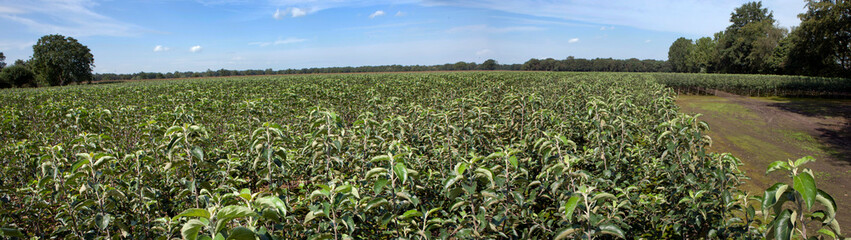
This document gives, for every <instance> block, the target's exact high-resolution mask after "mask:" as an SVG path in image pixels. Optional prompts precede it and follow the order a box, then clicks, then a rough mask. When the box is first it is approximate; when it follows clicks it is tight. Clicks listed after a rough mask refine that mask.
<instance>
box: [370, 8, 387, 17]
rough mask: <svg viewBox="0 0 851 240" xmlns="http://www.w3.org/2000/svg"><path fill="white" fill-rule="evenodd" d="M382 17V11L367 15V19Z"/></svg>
mask: <svg viewBox="0 0 851 240" xmlns="http://www.w3.org/2000/svg"><path fill="white" fill-rule="evenodd" d="M380 16H384V11H381V10H378V11H375V12H374V13H372V14H370V15H369V18H375V17H380Z"/></svg>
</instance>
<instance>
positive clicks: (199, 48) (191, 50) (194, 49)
mask: <svg viewBox="0 0 851 240" xmlns="http://www.w3.org/2000/svg"><path fill="white" fill-rule="evenodd" d="M189 51H190V52H194V53H195V52H200V51H201V46H200V45H195V46H192V47H191V48H189Z"/></svg>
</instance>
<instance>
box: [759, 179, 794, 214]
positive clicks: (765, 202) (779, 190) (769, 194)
mask: <svg viewBox="0 0 851 240" xmlns="http://www.w3.org/2000/svg"><path fill="white" fill-rule="evenodd" d="M788 188H789V185H787V184H785V183H775V184H774V185H772V186H771V187H768V188H767V189H765V195H763V199H762V211H763V213H764V212H765V210H766V209H768V208H770V207H772V206H774V204H775V203H777V199H778V196H781V195H782V194H783V192H786V189H788Z"/></svg>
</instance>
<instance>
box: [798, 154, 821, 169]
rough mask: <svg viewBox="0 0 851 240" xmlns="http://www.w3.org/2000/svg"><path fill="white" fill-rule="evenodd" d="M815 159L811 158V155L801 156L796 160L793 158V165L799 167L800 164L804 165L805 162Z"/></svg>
mask: <svg viewBox="0 0 851 240" xmlns="http://www.w3.org/2000/svg"><path fill="white" fill-rule="evenodd" d="M815 161H816V159H815V158H813V156H806V157H802V158H799V159H798V160H795V167H800V166H801V165H804V164H805V163H808V162H815Z"/></svg>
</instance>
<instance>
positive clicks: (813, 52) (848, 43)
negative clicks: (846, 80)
mask: <svg viewBox="0 0 851 240" xmlns="http://www.w3.org/2000/svg"><path fill="white" fill-rule="evenodd" d="M798 18H800V19H801V25H800V26H799V27H798V28H797V29H795V31H794V32H793V34H792V35H793V37H794V46H792V47H791V49H790V51H789V61H788V62H787V64H786V67H787V68H788V69H790V70H791V71H792V72H793V73H796V74H805V75H822V76H843V77H851V0H807V11H806V12H804V13H802V14H799V15H798Z"/></svg>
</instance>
